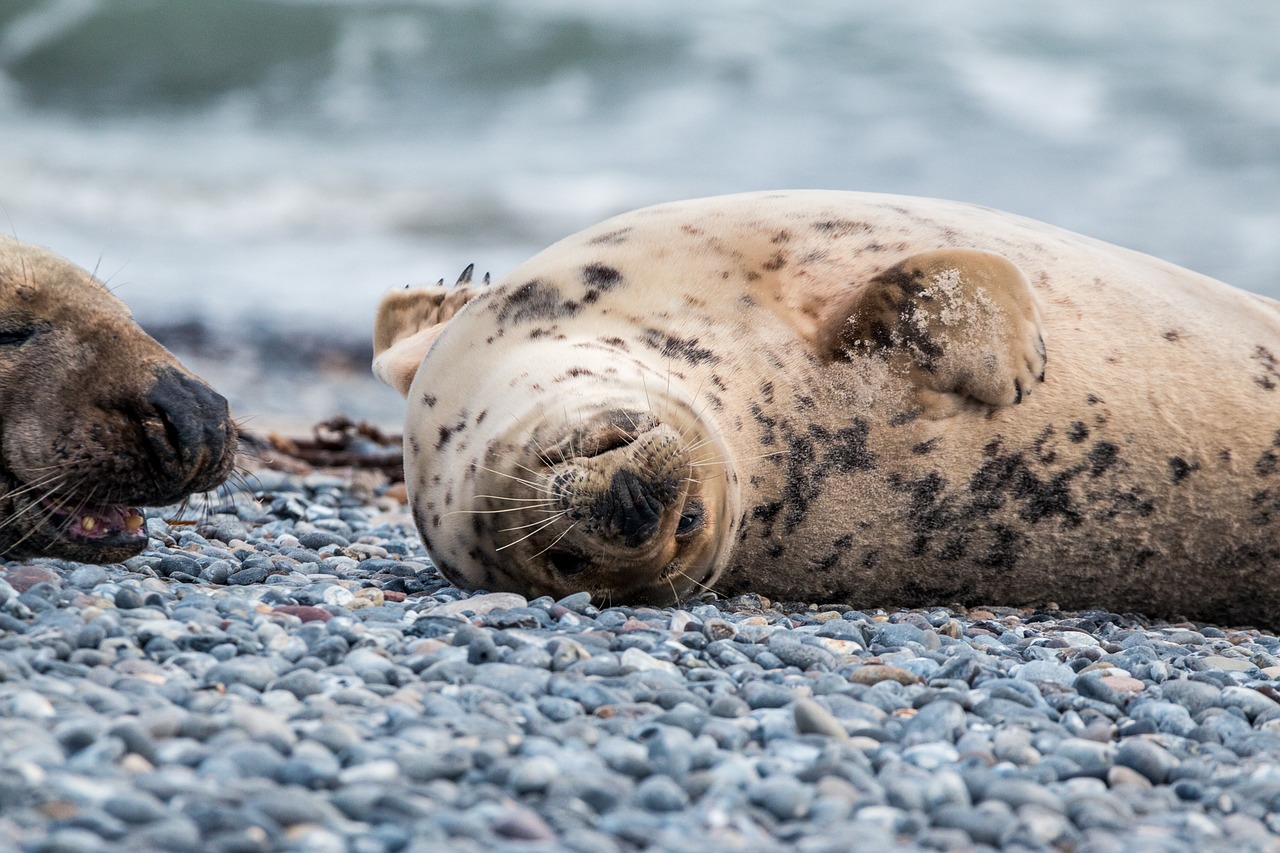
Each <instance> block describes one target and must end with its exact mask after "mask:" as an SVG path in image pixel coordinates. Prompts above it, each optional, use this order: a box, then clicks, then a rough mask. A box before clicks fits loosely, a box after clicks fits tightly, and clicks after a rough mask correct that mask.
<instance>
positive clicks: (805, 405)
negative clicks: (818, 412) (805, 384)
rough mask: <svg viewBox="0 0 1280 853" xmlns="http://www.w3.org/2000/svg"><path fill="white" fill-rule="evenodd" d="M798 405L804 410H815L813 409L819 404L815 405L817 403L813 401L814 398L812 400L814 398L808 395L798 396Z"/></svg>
mask: <svg viewBox="0 0 1280 853" xmlns="http://www.w3.org/2000/svg"><path fill="white" fill-rule="evenodd" d="M796 405H797V406H799V407H800V408H802V409H813V408H815V407H816V406H817V405H818V404H817V403H815V402H814V401H813V398H812V397H810V396H809V395H808V394H797V395H796Z"/></svg>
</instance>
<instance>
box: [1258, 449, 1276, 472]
mask: <svg viewBox="0 0 1280 853" xmlns="http://www.w3.org/2000/svg"><path fill="white" fill-rule="evenodd" d="M1276 461H1277V460H1276V455H1275V453H1273V452H1272V451H1270V450H1264V451H1263V452H1262V455H1261V456H1259V457H1258V460H1257V461H1256V462H1254V463H1253V471H1254V473H1255V474H1257V475H1258V476H1259V477H1268V476H1270V475H1272V474H1274V473H1275V472H1276Z"/></svg>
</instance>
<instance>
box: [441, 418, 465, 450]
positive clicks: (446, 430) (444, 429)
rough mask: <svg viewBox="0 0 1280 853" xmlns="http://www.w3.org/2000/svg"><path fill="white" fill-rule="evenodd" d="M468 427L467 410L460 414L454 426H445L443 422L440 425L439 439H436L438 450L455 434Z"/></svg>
mask: <svg viewBox="0 0 1280 853" xmlns="http://www.w3.org/2000/svg"><path fill="white" fill-rule="evenodd" d="M466 428H467V413H466V412H463V413H462V414H461V415H459V416H458V422H457V423H456V424H454V425H453V426H444V425H443V424H442V425H441V426H440V427H439V440H438V441H436V450H440V449H441V448H443V447H444V446H445V445H446V444H448V443H449V441H450V440H451V439H452V438H453V437H454V436H455V435H457V434H458V433H460V432H462V431H463V430H464V429H466Z"/></svg>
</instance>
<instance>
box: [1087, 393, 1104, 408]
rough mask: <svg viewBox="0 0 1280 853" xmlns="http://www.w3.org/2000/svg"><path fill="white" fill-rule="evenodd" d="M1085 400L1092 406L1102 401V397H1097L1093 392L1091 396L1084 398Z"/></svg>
mask: <svg viewBox="0 0 1280 853" xmlns="http://www.w3.org/2000/svg"><path fill="white" fill-rule="evenodd" d="M1084 401H1085V402H1086V403H1088V404H1089V405H1090V406H1096V405H1097V404H1099V403H1101V402H1102V398H1101V397H1095V396H1094V395H1093V394H1090V395H1089V396H1087V397H1085V398H1084Z"/></svg>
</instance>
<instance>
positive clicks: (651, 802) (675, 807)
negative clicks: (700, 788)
mask: <svg viewBox="0 0 1280 853" xmlns="http://www.w3.org/2000/svg"><path fill="white" fill-rule="evenodd" d="M635 802H636V805H638V806H640V807H641V808H644V809H647V810H649V811H651V812H678V811H680V810H681V809H683V808H684V807H685V806H687V805H688V804H689V795H688V793H686V792H685V790H684V789H683V788H681V787H680V786H679V785H678V784H676V782H675V780H674V779H672V778H671V777H670V776H661V775H655V776H650V777H649V778H648V779H645V780H644V781H643V782H641V783H640V784H639V785H638V786H637V787H636V792H635Z"/></svg>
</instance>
